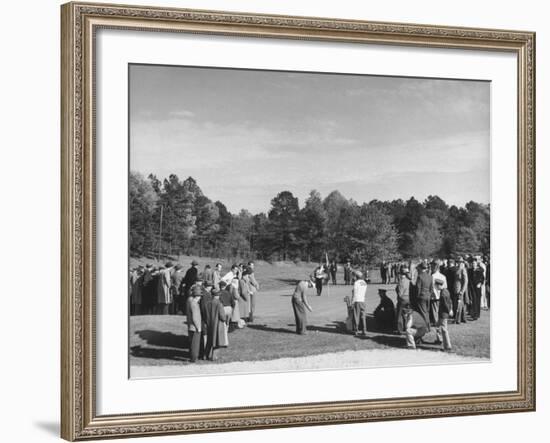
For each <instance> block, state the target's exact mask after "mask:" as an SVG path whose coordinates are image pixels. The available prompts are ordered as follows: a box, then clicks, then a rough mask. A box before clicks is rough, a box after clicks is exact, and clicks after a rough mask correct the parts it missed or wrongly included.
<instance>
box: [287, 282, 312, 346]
mask: <svg viewBox="0 0 550 443" xmlns="http://www.w3.org/2000/svg"><path fill="white" fill-rule="evenodd" d="M314 286H315V282H314V281H313V278H312V277H310V278H309V280H302V281H299V282H298V284H297V285H296V288H295V289H294V293H293V294H292V310H293V311H294V320H295V322H296V334H298V335H304V334H305V333H306V328H307V312H306V309H307V310H308V311H309V312H312V311H313V309H312V308H311V306H310V304H309V303H308V301H307V297H306V292H307V289H308V288H313V287H314Z"/></svg>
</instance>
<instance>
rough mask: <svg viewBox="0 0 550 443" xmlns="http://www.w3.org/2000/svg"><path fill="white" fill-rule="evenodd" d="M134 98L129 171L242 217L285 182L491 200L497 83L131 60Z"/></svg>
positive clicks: (353, 192) (389, 196)
mask: <svg viewBox="0 0 550 443" xmlns="http://www.w3.org/2000/svg"><path fill="white" fill-rule="evenodd" d="M129 98H130V103H129V111H130V116H129V122H130V170H132V171H136V172H140V173H142V174H143V175H145V176H147V175H149V174H150V173H153V174H155V175H156V176H157V177H158V178H159V179H163V178H166V177H168V176H169V175H170V174H176V175H177V176H178V177H180V179H185V178H187V177H189V176H192V177H193V178H195V179H196V180H197V183H198V185H199V186H200V187H201V189H202V191H203V193H204V194H205V195H206V196H207V197H209V198H210V199H211V200H213V201H216V200H220V201H221V202H223V203H224V204H225V205H226V206H227V208H228V209H229V210H230V211H231V212H233V213H237V212H239V211H240V210H241V209H247V210H249V211H250V212H252V213H258V212H266V211H268V210H269V207H270V201H271V199H272V198H273V197H275V195H276V194H277V193H278V192H281V191H284V190H288V191H291V192H292V193H293V194H294V195H295V196H297V197H298V198H299V202H300V205H301V206H302V205H303V203H304V201H305V199H306V198H307V196H308V194H309V192H310V191H311V190H312V189H316V190H318V191H319V192H320V193H321V194H322V196H323V197H325V196H326V195H327V194H329V193H330V192H331V191H333V190H339V191H340V192H341V193H342V194H343V195H344V196H345V197H347V198H352V199H354V200H355V201H357V202H359V203H362V202H368V201H370V200H373V199H378V200H393V199H396V198H401V199H404V200H406V199H408V198H410V197H411V196H414V197H415V198H416V199H418V200H420V201H422V200H424V199H425V198H426V197H427V196H428V195H439V196H440V197H441V198H443V199H444V200H445V201H446V202H447V203H449V204H455V205H458V206H463V205H464V204H465V203H466V202H468V201H470V200H474V201H477V202H481V203H489V199H490V189H489V183H490V83H489V82H485V81H471V80H446V79H419V78H406V77H381V76H367V75H351V74H330V73H325V74H323V73H301V72H282V71H257V70H239V69H219V68H196V67H179V66H156V65H131V67H130V97H129Z"/></svg>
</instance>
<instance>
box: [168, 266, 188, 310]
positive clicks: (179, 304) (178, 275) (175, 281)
mask: <svg viewBox="0 0 550 443" xmlns="http://www.w3.org/2000/svg"><path fill="white" fill-rule="evenodd" d="M182 269H183V268H182V266H181V265H180V264H179V263H178V264H177V265H176V266H174V272H172V275H171V287H170V290H171V291H172V312H171V313H172V314H178V313H179V312H182V313H183V312H184V311H185V306H184V305H183V303H184V301H183V300H182V298H183V287H182V282H183V277H184V276H185V274H184V273H183V271H182Z"/></svg>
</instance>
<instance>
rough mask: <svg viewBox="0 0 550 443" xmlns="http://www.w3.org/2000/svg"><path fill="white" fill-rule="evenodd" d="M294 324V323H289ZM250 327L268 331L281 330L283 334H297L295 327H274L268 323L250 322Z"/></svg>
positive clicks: (248, 326)
mask: <svg viewBox="0 0 550 443" xmlns="http://www.w3.org/2000/svg"><path fill="white" fill-rule="evenodd" d="M289 326H294V325H289ZM246 327H247V328H249V329H254V330H258V331H266V332H279V333H283V334H296V331H295V330H293V329H286V328H272V327H269V326H267V325H258V324H250V323H249V324H248V325H247V326H246Z"/></svg>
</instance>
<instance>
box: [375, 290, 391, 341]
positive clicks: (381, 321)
mask: <svg viewBox="0 0 550 443" xmlns="http://www.w3.org/2000/svg"><path fill="white" fill-rule="evenodd" d="M386 292H387V291H386V289H378V295H379V296H380V303H379V304H378V306H377V307H376V309H375V310H374V319H375V321H376V327H377V329H378V330H379V331H392V330H393V324H394V321H395V306H394V305H393V302H392V301H391V299H390V298H389V297H388V295H387V294H386Z"/></svg>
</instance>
